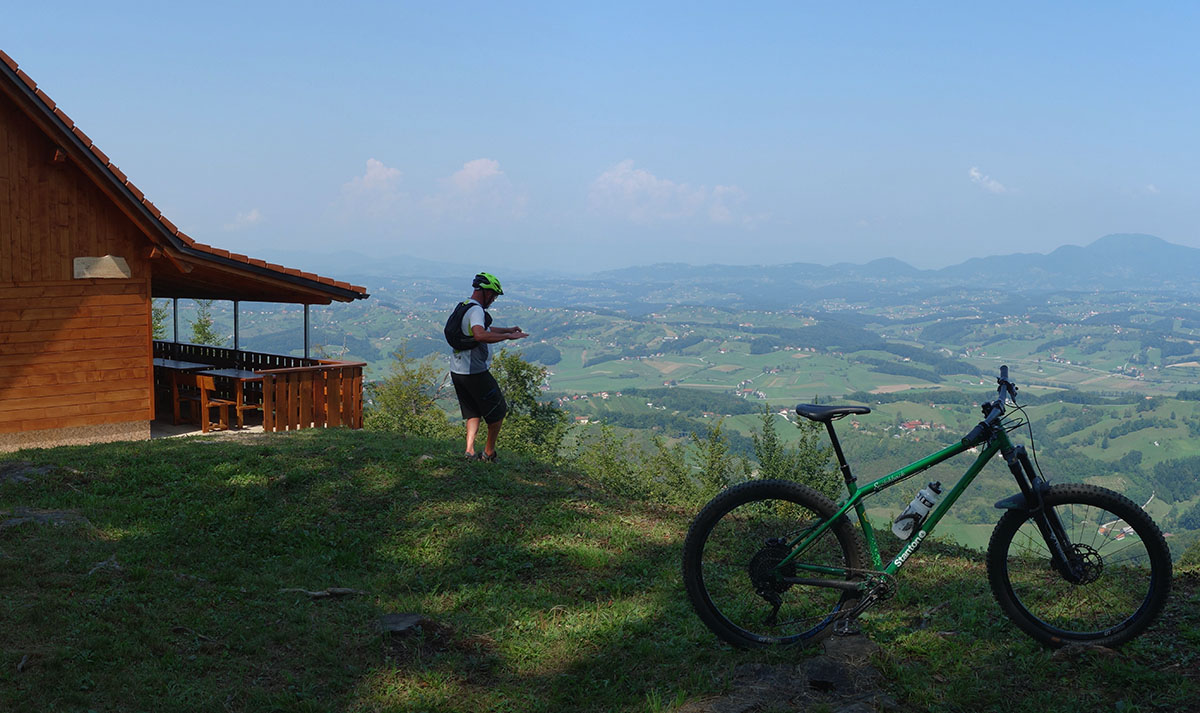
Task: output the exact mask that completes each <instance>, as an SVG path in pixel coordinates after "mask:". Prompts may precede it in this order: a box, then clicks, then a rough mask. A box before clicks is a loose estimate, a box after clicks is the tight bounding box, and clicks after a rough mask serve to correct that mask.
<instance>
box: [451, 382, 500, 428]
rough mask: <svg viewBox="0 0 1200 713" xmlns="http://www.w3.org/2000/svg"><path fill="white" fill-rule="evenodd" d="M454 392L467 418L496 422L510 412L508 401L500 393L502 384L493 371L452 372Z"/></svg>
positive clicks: (463, 415) (464, 416) (463, 414)
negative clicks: (493, 374) (498, 381)
mask: <svg viewBox="0 0 1200 713" xmlns="http://www.w3.org/2000/svg"><path fill="white" fill-rule="evenodd" d="M450 381H451V382H453V383H454V393H455V394H457V395H458V407H459V409H461V410H462V417H463V418H466V419H471V418H482V419H483V420H484V421H486V422H487V423H496V422H497V421H499V420H501V419H503V418H504V415H505V414H507V413H508V403H507V402H505V400H504V394H502V393H500V384H497V383H496V377H494V376H492V372H490V371H485V372H483V373H481V374H455V373H454V372H450Z"/></svg>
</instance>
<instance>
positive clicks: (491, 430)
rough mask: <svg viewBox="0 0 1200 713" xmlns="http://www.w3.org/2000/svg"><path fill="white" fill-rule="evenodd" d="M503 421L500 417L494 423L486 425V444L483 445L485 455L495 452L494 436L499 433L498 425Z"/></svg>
mask: <svg viewBox="0 0 1200 713" xmlns="http://www.w3.org/2000/svg"><path fill="white" fill-rule="evenodd" d="M503 423H504V419H500V420H499V421H496V422H495V423H489V424H488V425H487V445H485V446H484V447H483V454H484V455H485V456H490V455H495V453H496V438H497V437H498V436H499V435H500V426H501V424H503Z"/></svg>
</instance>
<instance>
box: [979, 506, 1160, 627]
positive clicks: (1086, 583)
mask: <svg viewBox="0 0 1200 713" xmlns="http://www.w3.org/2000/svg"><path fill="white" fill-rule="evenodd" d="M1042 497H1043V501H1044V504H1045V507H1046V509H1047V512H1048V513H1052V514H1053V515H1054V516H1057V518H1058V519H1059V521H1061V523H1062V532H1064V533H1065V534H1066V536H1067V541H1066V542H1064V543H1063V545H1064V547H1065V548H1066V550H1067V557H1068V559H1069V560H1070V561H1071V563H1070V565H1069V566H1068V567H1059V566H1056V564H1055V563H1054V562H1053V561H1052V558H1051V556H1050V549H1049V547H1047V545H1046V540H1045V538H1043V537H1042V533H1041V531H1040V530H1039V529H1038V525H1037V523H1036V522H1035V520H1034V519H1033V517H1034V516H1033V514H1032V513H1029V512H1026V511H1024V510H1009V511H1008V512H1006V513H1005V514H1004V516H1003V517H1002V518H1001V519H1000V522H999V523H998V524H997V525H996V529H995V530H994V531H993V532H992V539H991V542H990V543H989V544H988V551H987V566H988V581H989V582H990V583H991V586H992V593H993V594H994V595H995V596H996V601H997V602H998V603H999V604H1000V608H1001V609H1003V610H1004V613H1005V614H1006V615H1008V617H1009V618H1010V619H1012V621H1013V623H1015V624H1016V625H1017V626H1018V627H1020V628H1021V630H1023V631H1025V632H1026V633H1027V634H1029V635H1030V636H1032V637H1033V638H1035V639H1037V640H1038V641H1040V642H1042V643H1043V644H1046V645H1048V646H1053V647H1058V646H1063V645H1064V644H1071V643H1088V644H1097V645H1103V646H1116V645H1118V644H1122V643H1124V642H1126V641H1128V640H1130V639H1132V638H1133V637H1135V636H1137V635H1138V634H1140V633H1142V632H1143V631H1144V630H1145V629H1146V627H1147V626H1149V625H1150V623H1151V622H1152V621H1154V618H1155V617H1156V616H1158V613H1159V611H1160V610H1161V609H1162V608H1163V604H1165V603H1166V601H1167V593H1168V591H1170V588H1171V552H1170V550H1169V549H1168V548H1167V543H1166V541H1165V540H1164V539H1163V536H1162V532H1160V531H1159V529H1158V526H1157V525H1155V524H1154V521H1153V520H1151V519H1150V516H1149V515H1147V514H1146V512H1145V511H1144V510H1142V509H1141V508H1140V507H1138V506H1137V505H1136V504H1134V503H1133V501H1131V500H1129V499H1128V498H1126V497H1124V496H1123V495H1120V494H1118V493H1115V492H1113V491H1111V490H1107V489H1105V488H1100V487H1096V486H1094V485H1083V484H1075V483H1072V484H1066V485H1055V486H1052V487H1050V488H1049V489H1048V490H1047V491H1046V492H1045V493H1044V494H1043V496H1042Z"/></svg>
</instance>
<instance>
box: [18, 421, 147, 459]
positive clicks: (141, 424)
mask: <svg viewBox="0 0 1200 713" xmlns="http://www.w3.org/2000/svg"><path fill="white" fill-rule="evenodd" d="M149 438H150V422H149V421H128V422H125V423H104V424H100V425H97V426H74V427H72V428H50V429H47V430H44V431H25V432H22V433H0V453H9V452H11V451H18V450H21V449H22V448H52V447H54V446H81V445H86V444H88V443H109V442H112V441H145V440H148V439H149Z"/></svg>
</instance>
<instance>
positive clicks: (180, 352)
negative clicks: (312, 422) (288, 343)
mask: <svg viewBox="0 0 1200 713" xmlns="http://www.w3.org/2000/svg"><path fill="white" fill-rule="evenodd" d="M154 356H155V357H156V358H158V359H176V360H178V361H195V362H200V363H201V364H212V365H213V366H215V367H216V368H218V369H249V370H250V371H259V370H262V369H290V368H293V367H297V366H317V365H319V364H320V363H321V360H320V359H306V358H304V357H294V356H288V355H286V354H267V353H265V352H247V351H242V350H240V349H228V348H226V347H211V346H208V345H207V344H183V343H181V342H160V341H155V342H154Z"/></svg>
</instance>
